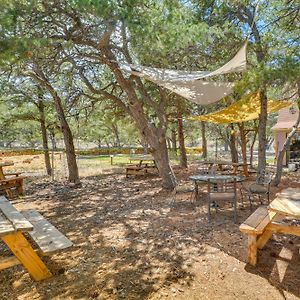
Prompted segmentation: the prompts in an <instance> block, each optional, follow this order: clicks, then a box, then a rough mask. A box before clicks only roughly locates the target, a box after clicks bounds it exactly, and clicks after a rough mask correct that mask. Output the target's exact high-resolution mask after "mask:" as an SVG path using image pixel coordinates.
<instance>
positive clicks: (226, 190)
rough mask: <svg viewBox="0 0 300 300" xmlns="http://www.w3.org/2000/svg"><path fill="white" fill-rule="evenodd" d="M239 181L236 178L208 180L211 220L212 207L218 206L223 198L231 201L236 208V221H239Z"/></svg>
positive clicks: (209, 215) (209, 217)
mask: <svg viewBox="0 0 300 300" xmlns="http://www.w3.org/2000/svg"><path fill="white" fill-rule="evenodd" d="M236 189H237V182H236V179H235V178H233V179H232V180H230V181H229V180H222V181H216V180H208V186H207V193H208V196H207V198H208V203H207V204H208V221H209V222H210V221H211V208H212V206H213V207H215V209H216V211H217V208H218V205H219V204H218V202H220V201H221V200H226V201H227V200H228V201H231V203H232V206H233V208H234V222H236V221H237V191H236Z"/></svg>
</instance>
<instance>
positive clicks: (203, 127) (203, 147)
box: [201, 121, 207, 159]
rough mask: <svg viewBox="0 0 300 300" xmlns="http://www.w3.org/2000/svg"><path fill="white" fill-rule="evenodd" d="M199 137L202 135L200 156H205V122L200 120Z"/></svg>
mask: <svg viewBox="0 0 300 300" xmlns="http://www.w3.org/2000/svg"><path fill="white" fill-rule="evenodd" d="M201 137H202V157H203V158H204V159H206V158H207V140H206V126H205V122H203V121H201Z"/></svg>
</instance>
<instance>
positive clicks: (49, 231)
mask: <svg viewBox="0 0 300 300" xmlns="http://www.w3.org/2000/svg"><path fill="white" fill-rule="evenodd" d="M22 214H23V215H24V216H25V217H26V218H27V219H28V220H29V221H30V222H31V223H32V224H33V227H34V228H33V231H30V232H28V233H29V235H30V236H31V237H32V239H33V240H34V241H35V242H36V243H37V245H38V247H39V248H40V249H41V251H42V254H44V255H47V254H50V253H53V252H55V251H58V250H63V249H66V248H69V247H71V246H72V245H73V243H72V242H71V241H70V240H69V239H68V238H67V237H65V236H64V235H63V234H62V233H61V232H60V231H59V230H58V229H57V228H56V227H54V226H53V225H52V224H51V223H50V222H48V221H47V220H46V219H45V218H44V217H43V216H42V215H41V214H40V213H38V212H37V211H36V210H33V209H30V210H26V211H22Z"/></svg>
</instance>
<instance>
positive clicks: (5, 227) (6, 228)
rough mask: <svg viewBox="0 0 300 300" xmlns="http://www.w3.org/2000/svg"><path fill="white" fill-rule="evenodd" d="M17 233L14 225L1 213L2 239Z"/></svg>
mask: <svg viewBox="0 0 300 300" xmlns="http://www.w3.org/2000/svg"><path fill="white" fill-rule="evenodd" d="M15 231H16V230H15V228H14V227H13V226H12V224H11V223H10V222H9V221H8V220H7V219H6V218H5V217H4V216H3V215H2V214H1V213H0V237H1V236H5V235H7V234H9V233H13V232H15Z"/></svg>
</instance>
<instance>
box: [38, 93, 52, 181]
mask: <svg viewBox="0 0 300 300" xmlns="http://www.w3.org/2000/svg"><path fill="white" fill-rule="evenodd" d="M38 109H39V113H40V125H41V132H42V140H43V148H44V159H45V166H46V172H47V175H49V176H51V173H52V168H51V162H50V155H49V147H48V135H47V129H46V122H45V107H44V101H43V99H42V98H39V100H38Z"/></svg>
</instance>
